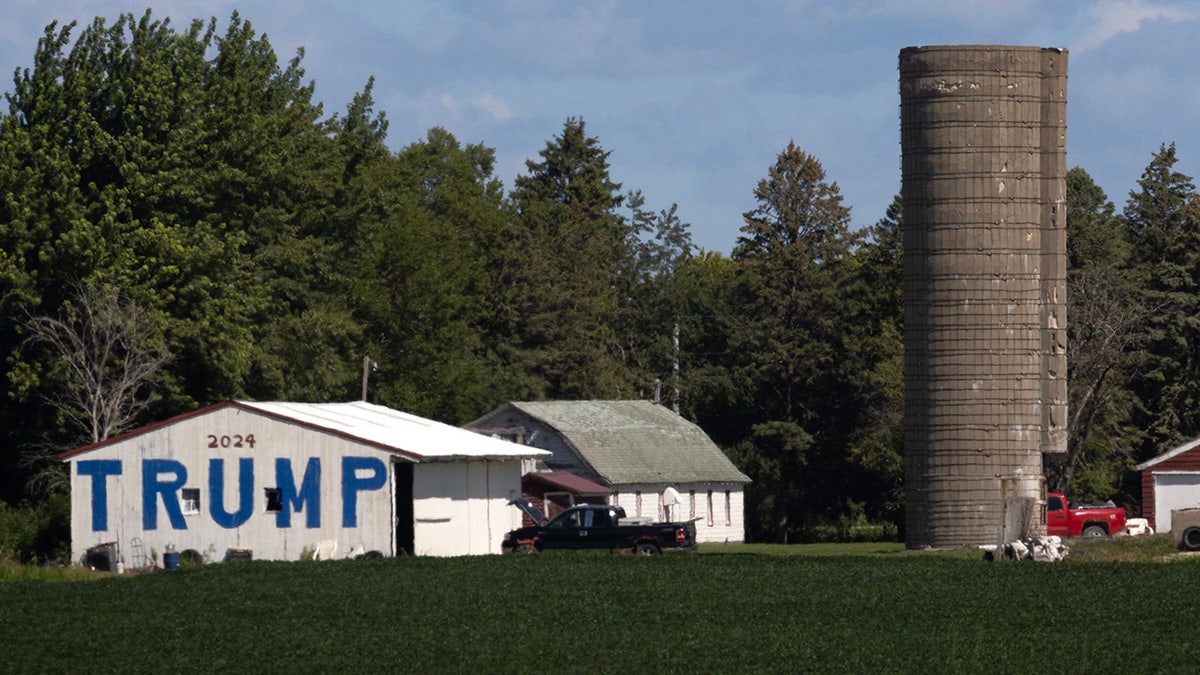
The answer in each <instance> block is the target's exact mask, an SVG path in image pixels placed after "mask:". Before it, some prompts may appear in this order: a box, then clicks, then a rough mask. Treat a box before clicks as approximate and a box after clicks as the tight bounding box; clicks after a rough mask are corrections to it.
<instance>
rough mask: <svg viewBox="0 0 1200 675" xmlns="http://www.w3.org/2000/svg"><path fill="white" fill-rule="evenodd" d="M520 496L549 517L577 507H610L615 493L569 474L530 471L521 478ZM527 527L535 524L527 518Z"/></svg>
mask: <svg viewBox="0 0 1200 675" xmlns="http://www.w3.org/2000/svg"><path fill="white" fill-rule="evenodd" d="M521 493H522V494H523V495H524V496H525V498H526V499H528V500H529V501H530V502H532V503H533V505H534V506H536V507H537V508H538V510H539V511H541V512H542V514H543V515H545V516H546V517H547V518H553V517H554V516H557V515H558V514H560V513H562V512H563V511H566V510H567V509H569V508H571V507H572V506H575V505H576V504H607V503H608V501H609V499H610V498H611V497H612V494H613V491H612V490H611V489H609V488H606V487H604V486H603V485H600V484H599V483H593V482H592V481H590V480H588V479H586V478H581V477H580V476H576V475H575V474H573V473H571V472H569V471H531V472H529V473H527V474H525V475H524V476H522V477H521ZM524 521H525V525H526V526H531V525H534V524H535V523H533V522H532V521H531V520H529V518H528V516H526V517H525V519H524Z"/></svg>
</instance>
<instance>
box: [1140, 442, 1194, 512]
mask: <svg viewBox="0 0 1200 675" xmlns="http://www.w3.org/2000/svg"><path fill="white" fill-rule="evenodd" d="M1134 468H1136V469H1137V470H1138V471H1140V472H1141V473H1142V517H1143V518H1145V519H1147V520H1149V521H1150V523H1151V525H1153V526H1154V530H1155V531H1156V532H1167V531H1169V530H1170V529H1171V511H1172V510H1183V509H1195V508H1200V438H1196V439H1192V440H1190V441H1188V442H1186V443H1184V444H1183V445H1180V446H1178V447H1176V448H1173V449H1171V450H1168V451H1167V452H1164V453H1163V454H1161V455H1159V456H1158V457H1155V458H1154V459H1151V460H1147V461H1145V462H1142V463H1141V464H1138V465H1137V466H1136V467H1134Z"/></svg>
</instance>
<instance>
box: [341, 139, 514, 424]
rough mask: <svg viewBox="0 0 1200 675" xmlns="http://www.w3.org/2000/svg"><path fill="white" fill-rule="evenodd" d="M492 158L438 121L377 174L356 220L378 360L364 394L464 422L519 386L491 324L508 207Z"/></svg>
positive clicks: (366, 311)
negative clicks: (369, 202)
mask: <svg viewBox="0 0 1200 675" xmlns="http://www.w3.org/2000/svg"><path fill="white" fill-rule="evenodd" d="M493 166H494V152H493V151H492V150H491V149H490V148H486V147H484V146H482V145H474V144H469V145H465V146H464V145H461V144H460V143H459V142H458V140H457V139H455V137H454V136H453V135H452V134H450V133H449V132H447V131H445V130H444V129H439V128H435V129H432V130H430V131H429V133H428V134H427V136H426V138H425V140H423V141H421V142H417V143H413V144H410V145H408V146H406V147H405V148H404V149H403V150H401V151H400V152H399V153H398V154H397V156H396V158H395V161H393V162H390V163H389V164H387V165H386V166H383V167H381V171H380V172H379V173H378V175H377V176H376V183H377V184H378V185H379V186H380V189H381V190H382V191H383V204H384V208H383V210H382V212H381V213H380V214H379V217H378V219H377V220H373V221H372V222H371V223H370V224H369V225H368V226H367V227H365V228H363V237H362V239H361V248H360V250H359V251H358V252H357V253H356V255H355V259H356V260H358V261H359V263H360V266H361V270H360V275H359V279H358V281H357V288H356V291H355V294H354V295H355V298H356V300H355V302H356V305H357V308H358V312H359V315H360V316H361V317H362V318H363V320H364V323H365V325H366V330H367V336H368V345H369V350H370V351H371V354H372V356H373V358H375V359H376V360H377V361H378V363H379V366H378V368H379V371H378V373H377V374H375V375H374V376H373V377H372V379H373V381H374V382H377V383H378V384H377V385H376V387H375V388H374V391H375V392H376V394H375V397H374V398H373V399H372V400H377V401H379V402H381V403H386V404H388V405H393V406H396V407H399V408H403V409H405V410H412V411H414V412H417V413H419V414H423V415H427V416H432V417H437V418H439V419H446V420H451V421H455V422H466V421H469V420H471V419H473V418H474V417H476V416H478V415H479V414H480V412H482V411H484V410H487V409H489V408H491V407H494V406H495V405H497V404H499V403H501V402H502V401H503V400H505V399H506V398H513V397H517V396H518V395H519V394H520V393H521V392H522V389H521V387H522V383H523V380H522V378H521V376H520V375H514V374H513V373H512V372H511V371H506V370H505V369H504V368H503V365H502V359H501V358H500V356H499V355H498V353H497V345H496V343H495V341H494V340H493V339H492V338H491V337H490V335H489V331H490V327H491V324H492V322H493V321H494V311H495V308H494V306H493V305H492V304H491V302H492V300H493V296H494V290H493V288H492V281H491V277H490V276H489V273H490V270H491V264H492V261H493V259H492V256H493V255H494V253H493V251H494V247H495V246H496V245H497V244H498V243H499V241H501V237H502V232H503V230H504V228H505V227H506V226H507V224H508V217H509V213H508V211H507V208H506V207H505V205H504V195H503V190H502V187H501V185H500V182H499V181H498V180H497V179H496V178H495V176H494V175H493ZM514 380H515V381H514Z"/></svg>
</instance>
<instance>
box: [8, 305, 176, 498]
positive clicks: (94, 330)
mask: <svg viewBox="0 0 1200 675" xmlns="http://www.w3.org/2000/svg"><path fill="white" fill-rule="evenodd" d="M73 288H74V291H75V297H74V298H73V299H72V301H71V302H69V303H67V304H65V305H64V306H63V315H62V316H61V317H51V316H36V317H31V318H30V319H29V320H28V321H27V323H26V325H27V328H28V331H29V337H28V338H27V340H26V342H27V345H29V346H30V347H32V348H36V349H39V350H40V351H44V352H45V355H46V359H47V361H48V362H49V363H51V364H52V369H51V370H50V372H49V375H50V376H51V377H53V378H54V380H55V387H54V392H55V393H53V394H49V393H48V394H45V395H44V400H45V402H46V403H47V404H48V405H50V406H51V407H53V408H54V409H55V410H57V411H58V412H59V413H61V414H62V415H63V416H64V417H65V418H66V420H67V421H68V427H69V428H70V429H72V430H73V431H74V433H73V434H72V435H71V436H69V437H68V438H69V440H68V443H69V445H66V446H65V447H62V446H58V447H54V446H53V445H49V446H37V447H35V448H34V451H33V452H32V453H31V456H30V458H29V459H30V461H31V462H39V463H40V462H48V463H49V467H50V468H51V469H52V470H50V471H46V470H45V467H44V466H43V467H41V468H42V470H41V471H38V472H36V473H35V476H38V477H41V478H45V477H47V476H58V477H62V476H61V475H60V474H61V471H58V470H59V469H61V468H62V464H61V463H58V462H56V461H54V459H55V458H54V456H53V454H49V453H47V452H46V450H47V449H50V450H55V451H62V450H64V449H68V448H70V447H73V446H75V445H80V444H82V443H98V442H100V441H103V440H105V439H107V438H109V437H110V436H114V435H116V434H118V433H121V432H122V431H125V430H128V429H129V428H131V427H132V426H133V424H134V423H135V422H138V421H141V420H140V415H141V414H142V413H143V412H144V411H145V410H146V408H147V407H148V406H149V404H150V402H151V400H152V394H153V387H154V379H155V376H156V375H157V374H158V373H159V372H160V370H161V369H162V368H163V366H165V365H166V364H167V363H168V362H169V361H170V360H171V353H170V351H169V350H168V349H167V347H166V345H165V344H164V342H163V337H162V334H161V327H160V326H159V324H158V321H157V319H156V318H155V317H154V316H153V315H152V314H148V313H146V312H144V311H143V310H142V309H141V308H140V307H138V305H137V303H135V302H134V301H132V300H130V299H129V298H125V297H122V296H121V294H120V293H119V292H118V291H117V289H116V288H114V287H113V286H111V285H107V284H101V283H96V282H92V283H89V284H83V283H79V284H74V285H73Z"/></svg>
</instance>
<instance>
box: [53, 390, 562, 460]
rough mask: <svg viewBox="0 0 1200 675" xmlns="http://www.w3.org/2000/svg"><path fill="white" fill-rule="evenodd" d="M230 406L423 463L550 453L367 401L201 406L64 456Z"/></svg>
mask: <svg viewBox="0 0 1200 675" xmlns="http://www.w3.org/2000/svg"><path fill="white" fill-rule="evenodd" d="M226 407H235V408H239V409H242V410H246V411H250V412H255V413H259V414H262V415H266V416H267V417H272V418H275V419H278V420H282V421H286V422H293V423H296V424H300V425H303V426H305V427H308V428H311V429H313V430H315V431H319V432H324V433H330V434H334V435H336V436H340V437H342V438H347V439H350V440H354V441H358V442H361V443H364V444H367V445H372V446H375V447H377V448H379V449H381V450H384V451H387V452H392V453H395V454H400V455H404V456H405V457H408V458H410V459H412V460H414V461H417V462H445V461H456V460H464V459H518V458H526V457H543V456H547V455H549V454H550V453H549V452H546V451H544V450H539V449H537V448H531V447H528V446H524V445H518V444H516V443H511V442H509V441H505V440H501V439H498V438H490V437H488V436H481V435H479V434H476V433H472V432H470V431H466V430H464V429H460V428H458V427H455V426H451V425H449V424H443V423H441V422H435V421H433V420H430V419H425V418H423V417H418V416H416V415H412V414H409V413H406V412H401V411H399V410H394V409H392V408H388V407H386V406H381V405H375V404H373V403H367V402H365V401H352V402H349V403H285V402H261V403H260V402H253V401H228V402H225V403H218V404H216V405H212V406H208V407H207V408H200V409H199V410H195V411H192V412H190V413H185V414H183V415H179V416H177V417H173V418H171V419H169V420H166V421H164V422H160V423H158V424H153V425H150V426H147V427H142V428H140V429H135V430H134V431H131V432H129V433H126V434H122V435H120V436H116V437H113V438H110V439H108V440H105V441H101V442H100V443H95V444H92V445H89V446H85V447H82V448H77V449H75V450H70V451H68V452H65V453H63V454H62V455H60V456H59V457H60V458H61V459H64V460H66V459H70V458H71V457H73V456H75V455H78V454H82V453H85V452H89V451H92V450H96V449H98V448H101V447H105V446H109V445H113V444H115V443H120V442H122V441H125V440H128V439H130V438H133V437H135V436H139V435H141V434H145V433H148V432H150V431H153V430H155V429H159V428H162V427H164V426H169V425H172V424H175V423H178V422H181V421H183V420H185V419H190V418H193V417H199V416H201V415H205V414H208V413H211V412H214V411H216V410H219V409H222V408H226Z"/></svg>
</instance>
